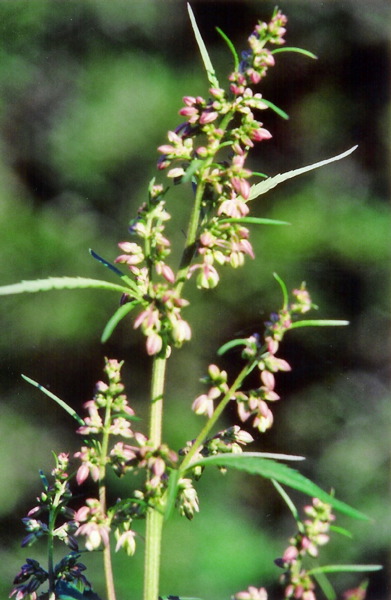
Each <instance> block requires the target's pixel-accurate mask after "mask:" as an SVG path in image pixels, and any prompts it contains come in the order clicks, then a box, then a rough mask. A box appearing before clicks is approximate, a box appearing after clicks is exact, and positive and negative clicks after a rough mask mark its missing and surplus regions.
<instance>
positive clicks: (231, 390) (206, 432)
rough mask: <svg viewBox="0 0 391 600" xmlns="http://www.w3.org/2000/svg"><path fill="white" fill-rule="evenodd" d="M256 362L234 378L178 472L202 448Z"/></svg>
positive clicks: (187, 464) (248, 364) (248, 365)
mask: <svg viewBox="0 0 391 600" xmlns="http://www.w3.org/2000/svg"><path fill="white" fill-rule="evenodd" d="M256 362H257V361H255V360H252V361H251V363H247V364H246V365H245V366H244V367H243V369H242V370H241V371H240V373H239V375H238V376H237V377H236V379H235V381H234V382H233V384H232V385H231V387H230V388H229V390H228V392H227V393H226V394H225V395H224V397H223V398H222V400H221V401H220V402H219V404H218V405H217V407H216V409H215V411H214V413H213V415H212V416H211V417H210V419H208V421H207V422H206V423H205V425H204V427H203V428H202V430H201V432H200V433H199V434H198V436H197V437H196V439H195V441H194V443H193V445H192V447H191V448H190V450H189V452H188V454H186V456H185V458H184V459H183V461H182V464H181V466H180V471H181V472H182V473H183V472H184V471H185V470H186V468H187V467H188V466H189V464H190V463H191V460H192V458H193V457H194V456H195V454H196V453H197V451H198V449H199V448H200V446H202V444H203V443H204V442H205V440H206V438H207V437H208V435H209V433H210V431H211V430H212V428H213V427H214V425H215V424H216V422H217V421H218V419H219V418H220V416H221V414H222V412H223V411H224V409H225V407H226V406H227V404H228V403H229V401H230V400H231V398H232V396H233V395H234V393H235V392H236V390H237V389H238V388H239V387H240V386H241V384H242V382H243V380H244V379H245V378H246V377H247V375H248V374H249V373H250V372H251V371H252V369H253V368H254V365H255V364H256Z"/></svg>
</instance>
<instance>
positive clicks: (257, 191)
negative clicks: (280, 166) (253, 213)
mask: <svg viewBox="0 0 391 600" xmlns="http://www.w3.org/2000/svg"><path fill="white" fill-rule="evenodd" d="M357 147H358V146H353V148H350V150H347V151H346V152H343V153H342V154H338V156H333V158H328V159H326V160H321V161H320V162H317V163H314V164H313V165H309V166H307V167H302V168H301V169H295V170H293V171H287V173H282V174H278V175H276V176H275V177H269V178H268V179H265V181H260V182H259V183H256V184H255V185H253V186H251V191H250V198H249V199H250V200H254V199H255V198H258V196H260V195H261V194H266V192H268V191H269V190H271V189H273V188H274V187H276V186H277V185H279V184H280V183H282V182H283V181H286V180H287V179H292V177H297V176H298V175H302V174H303V173H307V171H312V170H313V169H318V168H319V167H324V166H325V165H328V164H330V163H332V162H335V161H337V160H341V159H342V158H345V157H346V156H349V154H351V153H352V152H354V151H355V150H356V148H357Z"/></svg>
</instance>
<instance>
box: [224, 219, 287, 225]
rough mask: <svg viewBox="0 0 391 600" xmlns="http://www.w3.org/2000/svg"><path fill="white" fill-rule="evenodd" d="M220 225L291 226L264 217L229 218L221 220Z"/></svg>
mask: <svg viewBox="0 0 391 600" xmlns="http://www.w3.org/2000/svg"><path fill="white" fill-rule="evenodd" d="M219 223H251V224H253V225H290V223H288V222H287V221H278V220H276V219H263V218H262V217H236V218H235V217H229V218H227V219H219Z"/></svg>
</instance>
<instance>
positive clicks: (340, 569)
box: [308, 565, 383, 575]
mask: <svg viewBox="0 0 391 600" xmlns="http://www.w3.org/2000/svg"><path fill="white" fill-rule="evenodd" d="M382 569H383V566H382V565H324V566H323V567H314V568H313V569H310V570H309V571H308V575H315V574H316V573H363V572H368V571H381V570H382Z"/></svg>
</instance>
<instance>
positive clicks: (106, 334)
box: [101, 300, 139, 344]
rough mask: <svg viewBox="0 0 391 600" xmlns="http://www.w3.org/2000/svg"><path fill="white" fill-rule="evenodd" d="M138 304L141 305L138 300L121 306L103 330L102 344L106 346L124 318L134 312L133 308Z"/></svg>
mask: <svg viewBox="0 0 391 600" xmlns="http://www.w3.org/2000/svg"><path fill="white" fill-rule="evenodd" d="M137 304H139V301H138V300H133V301H132V302H127V303H126V304H123V305H122V306H120V307H119V308H118V309H117V310H116V311H115V313H114V314H113V316H112V317H111V318H110V319H109V321H108V322H107V325H106V327H105V328H104V330H103V333H102V337H101V342H102V344H104V343H105V342H107V340H108V339H109V338H110V336H111V334H112V333H113V331H114V329H115V328H116V327H117V325H118V323H119V322H120V321H121V320H122V319H123V318H124V317H126V315H127V314H128V313H129V312H130V311H131V310H133V308H134V307H135V306H137Z"/></svg>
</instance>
